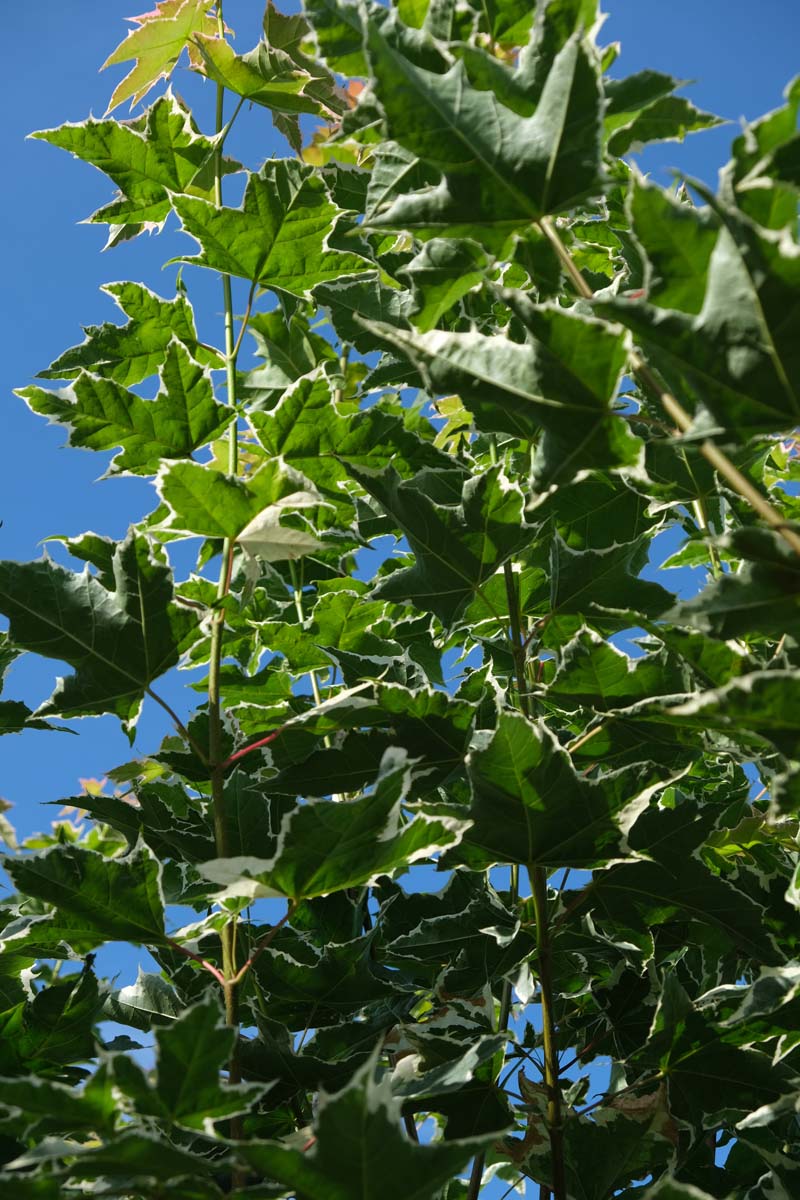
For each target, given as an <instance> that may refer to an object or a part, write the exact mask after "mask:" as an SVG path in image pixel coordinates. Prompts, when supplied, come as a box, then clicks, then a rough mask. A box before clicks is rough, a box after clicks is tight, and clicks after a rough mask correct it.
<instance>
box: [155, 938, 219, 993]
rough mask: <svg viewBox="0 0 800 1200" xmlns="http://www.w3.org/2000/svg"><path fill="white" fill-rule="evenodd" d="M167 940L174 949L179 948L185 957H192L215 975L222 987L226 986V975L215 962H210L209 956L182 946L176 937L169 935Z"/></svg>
mask: <svg viewBox="0 0 800 1200" xmlns="http://www.w3.org/2000/svg"><path fill="white" fill-rule="evenodd" d="M167 942H168V944H169V945H170V946H171V947H172V949H173V950H177V952H178V954H182V955H183V956H184V958H191V960H192V962H196V963H199V964H200V966H201V967H203V968H204V969H205V970H206V971H208V973H209V975H213V976H214V978H215V979H216V981H217V983H219V984H220V985H221V986H222V987H224V986H225V976H224V975H223V974H222V972H221V971H220V970H219V968H218V967H215V966H214V964H213V963H210V962H209V961H208V959H207V958H203V957H202V955H200V954H195V952H194V950H189V949H188V948H187V947H186V946H182V945H181V944H180V942H176V941H175V939H174V938H170V937H168V938H167Z"/></svg>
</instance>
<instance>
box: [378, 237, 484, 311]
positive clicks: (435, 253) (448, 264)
mask: <svg viewBox="0 0 800 1200" xmlns="http://www.w3.org/2000/svg"><path fill="white" fill-rule="evenodd" d="M488 266H489V260H488V258H487V256H486V254H485V253H484V251H483V250H482V249H481V247H480V246H479V245H478V243H477V242H471V241H468V240H467V239H454V238H433V239H432V240H431V241H429V242H425V244H424V245H423V247H422V249H421V250H420V252H419V254H417V255H416V256H415V257H414V258H413V259H412V260H411V262H410V263H409V264H408V266H407V267H405V268H404V269H403V270H402V271H400V272H398V274H399V276H400V277H401V278H406V279H408V280H409V282H410V283H411V286H412V289H413V292H414V301H415V305H416V310H415V312H414V315H413V317H412V318H411V319H412V321H413V323H414V325H415V326H416V328H417V329H419V330H421V332H422V333H427V332H428V330H430V329H433V328H434V327H435V326H436V325H438V323H439V321H440V319H441V317H443V316H444V314H445V313H446V312H448V310H449V309H451V308H452V307H453V305H454V304H456V303H457V302H458V301H459V300H460V299H461V297H462V296H466V294H467V293H468V292H469V291H471V290H472V289H473V288H476V287H479V286H480V285H481V284H482V283H483V281H484V278H485V275H486V270H487V268H488Z"/></svg>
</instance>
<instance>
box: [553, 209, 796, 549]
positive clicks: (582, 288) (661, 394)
mask: <svg viewBox="0 0 800 1200" xmlns="http://www.w3.org/2000/svg"><path fill="white" fill-rule="evenodd" d="M538 224H539V228H540V229H541V231H542V233H543V234H544V235H545V237H546V238H547V239H548V241H549V242H550V244H551V245H552V247H553V249H554V250H555V252H556V254H557V255H558V257H559V260H560V261H561V264H562V266H563V267H564V270H565V271H566V273H567V275H569V277H570V279H571V281H572V284H573V287H574V288H575V291H576V292H577V294H578V295H579V296H581V297H582V298H583V299H584V300H593V299H594V293H593V292H592V289H591V288H590V287H589V285H588V283H587V282H586V280H585V279H584V278H583V275H581V273H580V271H579V270H578V268H577V267H576V266H575V263H574V262H573V261H572V258H571V256H570V253H569V251H568V250H567V248H566V246H565V245H564V243H563V242H562V241H561V238H560V237H559V235H558V232H557V231H556V229H555V226H554V225H553V223H552V221H551V220H550V218H549V217H542V219H541V221H539V223H538ZM629 359H630V364H631V367H632V368H633V372H634V374H635V375H636V377H637V378H638V379H639V381H640V382H641V383H642V384H643V386H644V387H645V388H646V389H647V391H649V392H652V393H653V395H654V396H656V397H657V399H658V400H659V401H660V403H661V407H662V408H663V409H664V411H665V412H666V413H667V415H668V416H669V417H670V419H671V420H672V421H674V423H675V425H676V426H677V428H678V429H679V430H680V431H681V433H686V431H687V430H688V429H690V428H691V425H692V418H691V417H690V416H689V413H687V411H686V409H685V408H684V407H683V405H682V404H680V403H679V401H678V400H677V399H676V398H675V396H673V395H672V393H671V392H669V391H667V389H666V388H665V387H663V386H662V384H661V383H660V382H659V380H658V378H657V377H656V375H655V372H654V371H653V370H652V369H651V367H650V366H649V364H648V363H647V362H646V361H645V359H644V358H643V357H642V355H641V354H640V353H639V351H638V350H632V351H631V353H630V355H629ZM699 449H700V453H701V454H702V456H703V458H704V459H705V460H706V462H709V463H710V464H711V466H712V467H713V468H714V470H715V471H716V472H717V474H718V475H721V476H722V478H723V479H724V480H725V481H726V483H728V484H730V486H731V487H732V488H733V490H734V491H735V492H738V494H739V495H740V496H741V497H742V499H743V500H746V501H747V503H748V504H749V505H750V507H751V508H752V509H753V511H754V512H756V513H758V515H759V516H760V517H761V518H762V519H763V520H764V521H766V523H767V524H768V525H769V526H770V527H771V528H772V529H774V530H775V532H776V533H778V534H779V535H780V536H781V537H782V538H783V540H784V541H785V542H787V543H788V544H789V545H790V546H791V547H792V549H793V550H794V552H795V554H800V534H797V533H795V531H794V530H793V529H792V528H790V526H789V525H788V524H787V522H786V521H784V519H783V517H782V516H781V514H780V513H779V512H778V511H777V509H775V508H773V506H772V505H771V504H770V502H769V501H768V500H767V499H766V498H765V497H764V496H762V494H761V492H759V490H758V488H756V487H754V485H753V484H752V483H751V482H750V480H749V479H747V478H746V477H745V476H744V475H743V474H742V473H741V471H740V470H739V468H738V467H737V466H735V465H734V463H732V462H731V460H730V459H729V458H728V456H727V454H724V453H723V452H722V450H720V448H719V447H718V446H716V445H715V444H714V443H713V442H709V441H706V442H701V443H700V447H699Z"/></svg>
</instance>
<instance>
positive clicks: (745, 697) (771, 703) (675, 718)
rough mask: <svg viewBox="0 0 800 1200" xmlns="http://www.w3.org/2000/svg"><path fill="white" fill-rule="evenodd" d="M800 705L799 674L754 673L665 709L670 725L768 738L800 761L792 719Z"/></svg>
mask: <svg viewBox="0 0 800 1200" xmlns="http://www.w3.org/2000/svg"><path fill="white" fill-rule="evenodd" d="M798 702H800V678H798V675H797V672H796V671H776V670H773V671H754V672H752V673H751V674H749V675H742V676H740V677H739V678H738V679H732V680H731V681H730V683H727V684H725V686H724V687H721V688H715V689H713V690H712V691H708V692H699V693H697V694H695V695H694V696H692V697H690V698H689V699H687V700H685V701H684V702H683V703H682V704H680V705H676V706H675V707H669V708H666V709H665V710H664V716H665V717H666V719H667V720H669V721H670V722H674V723H676V724H679V725H682V726H684V727H687V728H690V729H706V730H720V731H723V732H724V731H729V732H730V733H731V734H732V736H733V737H734V738H735V737H736V736H737V733H738V736H739V737H743V738H746V739H748V740H750V739H760V738H763V739H766V740H767V741H768V742H771V743H772V744H773V745H774V746H775V747H777V749H778V750H780V751H781V752H782V753H783V754H785V755H787V756H788V757H791V758H800V731H799V730H798V729H797V724H796V722H795V721H793V720H792V713H793V711H794V707H795V705H797V703H798Z"/></svg>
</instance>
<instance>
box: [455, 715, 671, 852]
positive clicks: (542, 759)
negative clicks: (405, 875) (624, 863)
mask: <svg viewBox="0 0 800 1200" xmlns="http://www.w3.org/2000/svg"><path fill="white" fill-rule="evenodd" d="M476 740H477V748H476V749H474V750H473V751H472V752H471V753H470V756H469V758H468V760H467V771H468V774H469V779H470V785H471V788H472V804H471V807H470V809H469V816H470V819H471V821H472V827H471V828H470V829H469V830H468V831H467V833H466V835H465V837H464V839H463V842H462V844H461V846H460V847H459V848H458V849H457V850H456V851H455V852H454V855H452V856H451V857H456V858H458V859H459V860H460V861H462V862H466V863H467V865H468V866H470V867H471V868H472V869H473V870H482V869H484V868H485V867H487V866H489V865H490V864H491V863H495V862H505V863H521V864H523V865H525V864H532V865H538V864H541V865H544V866H547V867H548V868H551V869H553V870H555V868H556V867H579V868H581V869H586V868H589V867H597V866H600V865H602V864H603V863H604V862H607V861H608V860H609V859H611V858H617V857H620V856H622V855H625V854H628V853H630V851H629V849H628V844H627V833H628V830H629V829H630V827H631V826H632V825H633V823H634V821H635V820H636V818H637V817H638V816H639V814H640V813H641V812H642V811H643V809H645V808H646V807H647V805H648V804H649V803H650V799H651V797H652V796H653V794H654V793H655V792H656V791H657V790H658V788H659V787H661V786H663V785H662V784H658V783H654V782H653V778H652V775H651V773H650V772H647V771H643V770H642V769H641V768H640V769H638V770H628V769H625V770H622V771H609V772H606V774H605V775H604V776H602V778H600V779H598V780H595V779H587V778H586V777H585V776H583V775H580V774H579V773H578V772H577V771H576V770H575V768H574V767H573V765H572V763H571V761H570V758H569V755H568V754H567V752H566V751H565V750H562V749H561V748H560V747H559V745H558V743H557V742H556V740H555V738H554V737H553V735H552V734H551V733H550V732H549V731H548V730H547V728H546V727H545V726H542V725H535V724H533V723H532V722H531V721H528V720H527V719H526V718H525V717H524V716H523V715H522V714H521V713H501V715H500V719H499V721H498V724H497V729H496V730H495V731H494V733H492V734H491V735H489V734H485V733H484V734H479V735H477V739H476Z"/></svg>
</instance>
